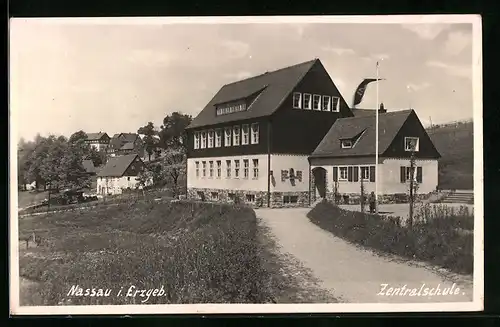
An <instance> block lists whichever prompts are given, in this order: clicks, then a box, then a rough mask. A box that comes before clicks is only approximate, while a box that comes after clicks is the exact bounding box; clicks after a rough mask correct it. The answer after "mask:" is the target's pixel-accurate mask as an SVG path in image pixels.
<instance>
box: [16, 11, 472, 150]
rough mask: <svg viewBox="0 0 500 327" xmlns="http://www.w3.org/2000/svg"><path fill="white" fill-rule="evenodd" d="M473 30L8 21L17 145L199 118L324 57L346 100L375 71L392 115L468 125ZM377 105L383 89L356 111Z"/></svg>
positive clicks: (436, 26) (460, 27) (460, 26)
mask: <svg viewBox="0 0 500 327" xmlns="http://www.w3.org/2000/svg"><path fill="white" fill-rule="evenodd" d="M472 40H473V38H472V24H470V23H469V24H438V23H431V24H424V23H419V24H365V23H363V24H359V23H358V24H350V23H342V24H338V23H336V24H332V23H304V22H303V23H276V24H259V23H253V24H249V23H241V24H142V25H141V24H126V23H123V21H122V22H121V23H117V24H109V23H106V24H99V23H93V24H88V23H87V24H83V23H82V24H75V23H72V24H69V23H68V22H67V21H63V20H61V21H52V22H50V23H47V21H46V20H45V21H44V20H29V19H19V20H14V21H11V25H10V110H11V112H15V113H16V117H17V118H16V122H17V132H18V138H21V137H22V138H24V139H25V140H28V139H32V138H33V137H34V136H35V135H36V134H37V133H40V134H41V135H44V136H47V135H49V134H55V135H61V134H62V135H65V136H70V135H71V134H72V133H74V132H76V131H79V130H83V131H85V132H87V133H91V132H99V131H103V132H107V133H108V134H110V135H112V134H115V133H120V132H136V131H137V129H138V128H139V127H141V126H144V125H146V124H147V122H149V121H151V122H153V123H154V124H155V125H156V126H159V125H161V123H162V120H163V118H164V117H165V116H166V115H167V114H169V113H171V112H173V111H181V112H183V113H188V114H191V115H193V116H196V115H197V113H198V112H199V111H200V110H201V109H203V107H204V106H205V105H206V104H207V103H208V102H209V101H210V100H211V98H212V97H213V96H214V95H215V93H217V92H218V90H219V89H220V88H221V87H222V86H223V85H224V84H227V83H231V82H234V81H236V80H239V79H243V78H247V77H251V76H254V75H259V74H262V73H264V72H266V71H273V70H276V69H280V68H283V67H286V66H290V65H294V64H298V63H301V62H305V61H309V60H312V59H314V58H319V59H320V60H321V62H322V63H323V65H324V66H325V68H326V70H327V71H328V73H329V75H330V77H331V78H332V80H333V81H334V83H335V84H336V85H337V87H338V88H339V90H340V92H341V94H342V96H343V97H344V98H345V99H346V101H347V102H348V103H349V104H352V97H353V94H354V91H355V89H356V87H357V85H358V84H359V83H360V82H361V81H362V80H363V79H364V78H373V77H375V76H376V70H375V67H376V65H375V63H376V61H377V60H379V61H380V72H379V73H380V75H379V76H380V77H381V78H384V79H385V80H384V81H382V82H380V84H379V100H380V102H383V103H384V106H385V108H386V109H388V110H389V111H390V110H402V109H407V108H409V107H410V106H411V107H412V108H413V109H415V111H416V112H417V114H418V116H419V117H420V120H421V121H422V123H423V124H424V125H428V124H429V123H430V122H432V123H434V124H436V123H445V122H450V121H456V120H465V119H471V118H472V116H473V109H472V108H473V93H472V85H473V84H472ZM375 104H376V87H375V84H371V85H370V86H368V88H367V90H366V93H365V97H364V99H363V102H362V103H361V104H360V105H359V106H358V107H359V108H373V107H374V106H375Z"/></svg>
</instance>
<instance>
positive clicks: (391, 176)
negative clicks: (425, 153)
mask: <svg viewBox="0 0 500 327" xmlns="http://www.w3.org/2000/svg"><path fill="white" fill-rule="evenodd" d="M415 165H416V166H417V167H422V183H420V184H419V186H418V190H417V193H424V194H425V193H430V192H432V191H434V190H436V186H437V185H438V161H437V160H420V159H419V160H416V162H415ZM401 166H407V167H409V166H410V160H408V159H384V161H383V165H382V177H383V183H382V190H381V192H384V193H388V192H387V191H388V190H390V192H391V193H407V192H408V187H409V186H408V185H407V184H403V183H401V177H400V167H401Z"/></svg>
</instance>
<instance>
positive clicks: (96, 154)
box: [85, 147, 107, 167]
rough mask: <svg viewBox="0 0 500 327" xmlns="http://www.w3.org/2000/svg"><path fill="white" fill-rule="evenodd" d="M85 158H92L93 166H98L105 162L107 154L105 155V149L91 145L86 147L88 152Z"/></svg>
mask: <svg viewBox="0 0 500 327" xmlns="http://www.w3.org/2000/svg"><path fill="white" fill-rule="evenodd" d="M85 152H87V151H85ZM86 158H87V159H88V160H92V163H93V164H94V166H95V167H99V166H101V165H104V164H106V161H107V156H106V151H105V150H102V149H101V150H97V149H95V148H93V147H90V148H89V149H88V154H87V155H86Z"/></svg>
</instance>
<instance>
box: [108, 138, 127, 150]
mask: <svg viewBox="0 0 500 327" xmlns="http://www.w3.org/2000/svg"><path fill="white" fill-rule="evenodd" d="M123 144H124V141H123V140H122V139H120V138H117V137H114V136H113V138H112V139H111V141H109V145H110V147H111V148H112V149H114V150H118V149H120V148H121V147H122V146H123Z"/></svg>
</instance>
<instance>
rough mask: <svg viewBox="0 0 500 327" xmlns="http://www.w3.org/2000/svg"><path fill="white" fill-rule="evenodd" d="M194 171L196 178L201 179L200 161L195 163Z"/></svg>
mask: <svg viewBox="0 0 500 327" xmlns="http://www.w3.org/2000/svg"><path fill="white" fill-rule="evenodd" d="M194 171H195V176H196V178H200V162H199V161H195V162H194Z"/></svg>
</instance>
